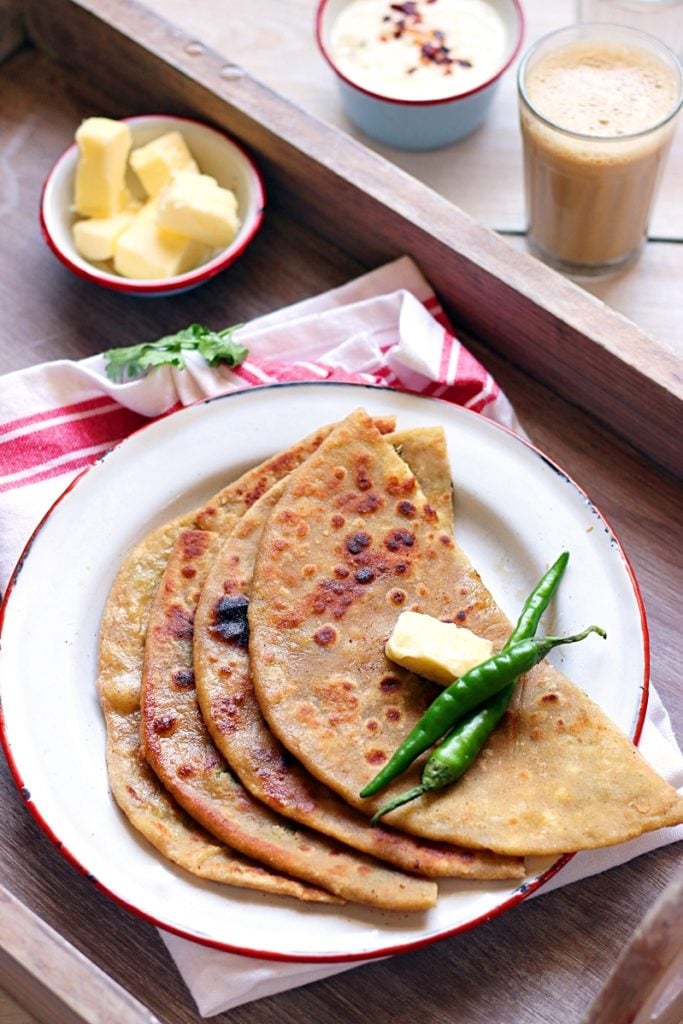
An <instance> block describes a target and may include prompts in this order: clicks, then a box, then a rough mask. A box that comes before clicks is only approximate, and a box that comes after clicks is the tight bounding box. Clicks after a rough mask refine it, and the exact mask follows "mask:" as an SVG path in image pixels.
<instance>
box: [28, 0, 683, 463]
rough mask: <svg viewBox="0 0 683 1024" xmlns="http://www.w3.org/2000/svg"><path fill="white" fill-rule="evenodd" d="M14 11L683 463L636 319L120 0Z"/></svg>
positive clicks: (666, 388)
mask: <svg viewBox="0 0 683 1024" xmlns="http://www.w3.org/2000/svg"><path fill="white" fill-rule="evenodd" d="M26 8H27V25H28V29H29V32H30V34H31V36H32V38H33V39H34V40H35V42H36V43H37V44H38V45H39V46H41V47H43V48H44V49H46V50H47V51H48V52H49V53H52V54H54V55H55V56H57V57H58V58H61V59H62V60H68V62H69V64H70V66H72V67H73V68H75V69H77V70H78V71H79V72H80V73H81V74H83V75H85V76H87V77H88V78H90V79H92V80H94V81H95V82H96V83H97V84H99V85H101V86H104V85H106V83H108V82H111V81H116V83H117V96H118V97H119V99H120V101H121V102H122V103H127V104H130V109H131V111H140V110H151V109H154V107H157V108H159V107H161V106H163V107H164V108H165V109H175V110H180V111H182V110H185V111H194V112H195V113H197V114H199V115H201V116H203V117H206V118H208V119H210V120H212V121H214V122H216V123H218V124H220V125H221V126H223V127H224V128H226V129H227V130H229V131H231V132H232V133H233V134H235V135H237V136H238V137H239V138H241V139H242V140H243V141H244V142H245V143H246V144H247V145H248V146H250V148H251V149H252V150H253V151H254V152H255V153H256V155H257V156H258V158H259V159H260V161H261V163H262V165H263V166H264V168H265V170H266V171H267V173H268V179H269V183H270V185H271V188H272V194H273V196H275V195H277V201H278V202H279V203H281V204H282V205H283V206H284V207H285V208H286V209H288V210H289V211H290V212H291V213H292V214H293V215H295V216H296V217H297V218H298V219H300V220H302V221H304V222H305V223H306V224H308V225H309V226H310V227H312V228H313V230H314V231H316V232H317V233H319V234H321V235H323V236H324V237H326V238H328V239H329V240H331V241H332V242H333V243H334V244H336V245H338V246H340V247H342V248H343V249H344V250H345V251H346V252H348V253H349V254H350V255H352V256H353V257H354V258H355V259H357V260H360V261H361V262H363V263H365V264H367V265H374V264H376V263H380V262H383V261H385V260H387V259H389V258H392V257H394V256H396V255H398V254H400V253H403V252H407V253H409V254H410V255H412V256H413V257H414V258H415V259H416V261H417V262H418V263H419V265H420V266H421V267H422V268H423V270H424V272H425V273H426V275H427V276H428V277H429V278H430V279H431V281H432V283H433V285H434V286H435V288H436V289H437V291H438V292H439V293H440V295H441V297H442V299H443V301H444V303H445V305H446V306H447V308H448V309H449V312H450V313H451V315H452V317H453V319H454V320H455V322H456V324H457V325H459V326H461V327H463V328H464V329H466V330H468V331H469V332H471V333H472V334H474V335H475V336H477V337H479V338H480V339H482V340H483V341H484V342H485V343H486V344H487V346H489V347H490V348H491V349H493V350H494V351H497V352H500V353H501V354H504V355H505V357H506V358H508V359H510V360H511V361H513V362H514V363H516V364H518V365H520V366H521V367H523V368H524V369H525V370H526V372H527V373H529V374H530V375H531V376H532V377H534V378H535V379H537V380H539V381H542V382H544V383H546V384H548V385H550V386H551V387H552V388H553V389H554V390H555V391H556V392H557V393H558V394H560V395H563V396H564V397H567V398H568V399H570V400H571V401H573V402H576V403H577V404H578V405H579V406H581V407H582V408H585V409H587V410H590V411H592V412H594V413H595V414H596V415H597V416H598V417H599V418H600V419H601V420H603V421H604V422H605V423H607V424H609V425H610V427H611V428H612V429H613V430H615V431H616V432H617V433H619V434H620V435H621V436H623V437H624V438H626V439H627V440H628V441H629V442H630V443H631V444H633V445H634V446H636V447H637V448H639V449H640V450H642V451H644V452H645V453H647V454H648V455H650V457H652V458H654V459H656V460H657V461H658V462H659V463H660V464H661V465H663V466H665V467H667V468H668V469H670V470H672V471H673V472H674V473H676V474H678V475H683V444H682V443H681V434H680V432H679V431H678V430H677V429H673V430H672V424H674V425H675V424H679V425H680V423H681V415H680V413H681V399H682V398H683V386H682V383H681V375H680V367H679V364H678V360H677V359H676V358H675V357H674V356H673V355H672V353H671V351H670V350H668V349H666V348H664V347H663V346H661V345H659V344H658V343H657V342H656V341H654V340H653V339H651V338H649V337H648V336H647V335H645V334H644V332H643V331H641V330H640V329H638V328H637V327H636V326H635V325H634V324H632V323H630V322H628V321H626V320H625V319H624V318H623V317H621V316H619V315H618V314H616V313H614V312H612V311H611V310H609V309H608V308H606V307H605V306H604V305H603V304H602V303H600V302H598V301H597V300H595V299H594V298H593V297H592V296H590V295H588V294H587V293H586V292H585V291H583V290H582V289H580V288H577V287H576V286H575V285H573V284H572V283H571V282H569V281H567V280H565V279H564V278H562V277H561V276H559V275H558V274H555V273H554V272H553V271H551V270H549V269H548V268H546V267H545V266H543V265H542V264H540V263H539V262H538V261H536V260H533V259H530V258H526V257H525V256H524V255H523V254H519V253H517V252H516V251H514V249H512V247H510V246H509V245H508V244H507V243H506V242H505V241H504V240H502V239H500V238H499V237H498V236H496V235H495V234H494V233H493V232H491V231H489V230H488V229H486V228H484V227H482V226H481V225H479V224H477V223H475V222H474V221H473V220H471V218H469V217H468V216H466V215H465V214H464V213H463V212H462V211H461V210H459V209H458V208H457V207H455V206H453V205H452V204H451V203H449V202H448V201H446V200H445V199H444V198H443V197H441V196H438V195H436V194H435V193H433V192H432V191H431V190H429V189H427V188H425V186H424V185H422V184H421V183H420V182H417V181H416V180H414V179H413V178H410V177H408V176H407V175H405V174H403V173H402V172H401V171H400V170H399V169H398V168H396V167H395V166H393V165H392V164H389V163H388V162H386V161H385V160H383V159H381V158H380V157H379V156H377V155H376V154H374V153H372V152H370V151H369V150H367V149H365V148H364V147H362V146H360V145H358V144H357V143H355V142H354V141H352V140H350V139H349V138H348V137H346V136H344V135H342V134H340V133H339V132H337V131H335V129H333V128H331V127H329V126H327V125H323V124H320V123H318V122H317V121H314V120H312V119H311V118H310V117H308V116H307V115H306V114H304V113H303V112H302V111H301V110H299V109H297V108H295V107H293V106H292V105H291V104H289V103H287V102H286V101H284V100H282V99H281V98H280V97H278V96H276V95H274V94H273V93H272V92H270V91H269V90H268V89H266V88H265V87H263V86H261V85H260V84H259V83H257V82H255V81H254V80H253V79H251V78H250V77H249V76H248V75H246V74H241V75H240V74H239V73H237V72H235V71H234V68H232V66H231V65H229V64H227V63H226V60H225V58H224V57H221V56H220V55H218V54H216V53H214V52H212V51H210V50H208V49H206V48H204V47H198V46H197V44H196V43H194V42H193V40H192V39H191V38H190V37H188V36H186V35H185V34H184V33H182V32H181V31H180V30H178V29H176V28H173V27H171V26H169V25H167V24H165V23H164V22H163V21H161V20H160V19H159V18H157V17H156V16H155V15H154V14H152V13H151V12H149V11H146V10H144V9H142V8H140V7H139V6H137V5H135V4H133V3H132V2H131V0H54V2H53V3H51V4H50V5H49V6H47V5H45V4H43V3H41V2H39V0H27V5H26ZM93 53H97V54H98V59H97V61H93V60H92V54H93ZM226 69H227V70H226ZM236 76H237V77H236ZM339 211H343V216H340V215H339Z"/></svg>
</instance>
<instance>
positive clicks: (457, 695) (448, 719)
mask: <svg viewBox="0 0 683 1024" xmlns="http://www.w3.org/2000/svg"><path fill="white" fill-rule="evenodd" d="M589 633H598V634H599V635H600V636H602V637H603V638H604V637H605V636H606V635H607V634H606V633H605V631H604V630H603V629H601V628H600V626H589V627H588V628H587V629H585V630H584V631H583V632H582V633H577V634H576V635H575V636H567V637H561V636H546V637H539V638H533V639H527V640H520V641H518V642H517V643H515V644H512V646H510V647H508V648H506V649H505V650H502V651H500V652H499V653H498V654H494V655H493V657H491V658H488V659H487V660H486V661H482V663H481V664H480V665H477V666H475V668H472V669H470V671H469V672H466V673H465V674H464V675H463V676H461V677H460V678H459V679H456V680H455V682H454V683H451V685H450V686H449V687H448V688H447V689H445V690H443V691H442V693H440V694H439V696H438V697H437V698H436V700H434V701H433V702H432V703H431V704H430V706H429V707H428V708H427V710H426V711H425V713H424V715H423V716H422V718H421V719H420V721H419V722H418V723H417V725H416V726H415V728H414V729H413V730H412V732H411V733H410V734H409V735H408V737H407V738H406V739H405V740H404V742H403V743H402V744H401V746H400V747H399V748H398V750H396V751H395V753H394V754H393V756H392V757H391V758H390V759H389V761H388V762H387V763H386V765H385V766H384V768H383V769H382V770H381V771H380V772H379V773H378V774H377V775H376V776H375V778H374V779H373V780H372V781H371V782H369V783H368V785H367V786H366V787H365V788H364V789H363V790H362V791H361V794H360V795H361V796H362V797H368V796H374V795H375V793H378V792H379V790H380V789H383V788H384V787H385V786H386V785H388V783H390V782H392V781H393V780H394V779H395V778H396V777H397V776H398V775H401V774H402V773H403V772H404V771H405V770H406V768H408V767H409V766H410V765H411V764H412V763H413V761H414V760H415V758H416V757H419V755H420V754H422V753H424V751H425V750H427V749H428V748H429V747H431V746H432V744H433V743H436V741H437V740H440V739H441V737H442V736H444V735H445V733H447V732H448V730H449V729H450V728H451V726H453V725H455V723H456V722H457V721H458V720H459V719H461V718H463V717H464V716H465V715H466V714H467V712H468V711H471V710H472V708H476V707H478V706H479V705H480V704H483V703H484V701H486V700H488V699H489V697H493V695H494V694H496V693H499V691H500V690H503V689H505V687H506V686H507V685H508V684H509V683H512V682H514V680H515V679H517V677H518V676H521V675H523V674H524V673H525V672H528V671H529V669H531V668H533V666H534V665H537V664H538V663H539V661H543V659H544V658H545V657H546V656H547V655H548V654H549V653H550V652H551V651H552V650H553V648H554V647H558V646H560V645H561V644H573V643H578V641H580V640H583V639H584V638H585V637H587V636H588V635H589Z"/></svg>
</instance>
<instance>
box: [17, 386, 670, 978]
mask: <svg viewBox="0 0 683 1024" xmlns="http://www.w3.org/2000/svg"><path fill="white" fill-rule="evenodd" d="M302 388H303V389H306V388H315V389H319V388H325V389H333V388H337V389H339V388H343V389H345V390H347V389H354V390H355V391H376V392H378V393H380V394H387V393H390V394H391V393H392V392H393V393H395V394H397V395H404V396H409V397H412V393H411V392H405V391H396V390H395V389H392V388H386V387H377V386H375V385H366V384H352V383H349V384H339V383H338V382H333V381H329V382H325V381H322V382H315V383H313V382H293V383H283V384H271V385H266V386H263V387H255V388H249V389H247V390H241V391H236V392H231V393H229V394H226V395H219V396H217V397H215V398H211V399H204V400H201V401H199V402H197V403H194V404H193V405H192V406H188V407H186V408H184V409H179V410H177V411H176V412H173V413H170V414H168V415H166V416H164V417H162V418H161V420H155V421H152V422H151V423H149V424H146V425H145V426H143V427H141V428H140V429H138V430H136V431H134V432H133V434H131V435H129V438H126V439H125V440H123V441H121V442H120V443H119V444H118V445H116V446H114V448H113V449H111V450H110V451H117V450H120V449H121V448H122V447H123V446H125V445H126V444H127V443H128V441H129V440H130V439H131V438H135V437H138V436H139V435H141V434H144V433H145V432H146V431H148V430H149V429H150V428H153V427H155V426H156V425H157V424H158V423H159V422H165V423H168V421H169V420H172V419H174V418H175V417H176V416H182V415H183V414H185V413H187V412H188V411H190V410H192V409H195V410H196V409H197V408H198V407H200V406H205V405H211V404H213V403H215V402H223V401H228V400H230V399H233V400H234V399H238V400H239V399H241V400H244V399H245V397H247V398H248V396H250V395H254V394H258V393H259V392H272V391H274V390H277V391H281V390H283V389H288V390H291V389H302ZM416 397H418V398H420V400H421V401H425V402H428V403H438V404H440V405H443V406H445V407H448V408H450V409H451V410H453V409H454V408H455V407H454V406H453V405H452V403H449V402H447V401H445V400H443V399H439V398H432V397H429V398H425V396H422V395H417V396H416ZM457 409H458V411H459V414H460V413H462V414H463V415H465V416H466V417H472V418H474V419H476V420H480V421H481V420H485V422H486V423H487V424H488V425H490V426H491V427H492V428H494V429H495V430H499V431H501V432H502V433H503V434H505V435H508V436H509V437H511V438H514V439H515V440H516V441H517V442H519V444H520V445H523V446H524V447H525V448H526V449H528V451H529V452H531V453H532V454H533V455H534V456H535V457H536V458H537V459H538V460H540V461H541V462H543V463H544V464H545V465H546V466H548V467H549V468H550V469H551V470H552V471H554V473H556V474H558V476H559V477H560V478H562V479H563V480H564V481H566V482H567V483H568V484H569V485H570V486H571V487H572V488H573V489H574V490H575V491H576V492H577V494H578V495H580V496H581V497H582V498H583V501H584V503H585V505H586V506H587V507H588V508H589V509H590V511H591V513H593V514H594V515H595V516H596V517H597V518H598V520H599V521H600V523H601V524H602V526H603V527H604V530H605V532H606V533H607V535H608V538H609V543H610V546H611V547H612V548H614V549H615V550H616V553H617V555H618V558H619V560H620V562H621V564H622V566H623V569H624V571H625V573H626V577H627V580H628V583H629V584H630V587H631V588H632V591H633V597H634V599H635V603H636V607H637V611H638V616H639V619H640V625H641V631H642V645H643V679H642V682H641V684H640V696H639V701H638V704H637V710H636V715H635V719H634V723H633V728H632V739H633V741H634V743H636V744H637V743H638V741H639V740H640V737H641V734H642V729H643V724H644V721H645V715H646V712H647V704H648V696H649V674H650V651H649V634H648V627H647V619H646V613H645V607H644V603H643V599H642V595H641V593H640V588H639V585H638V582H637V580H636V577H635V574H634V572H633V569H632V566H631V564H630V562H629V560H628V558H627V556H626V554H625V552H624V550H623V548H622V546H621V543H620V542H619V540H618V538H617V537H616V535H615V533H614V531H613V530H612V529H611V527H610V526H609V524H608V522H607V520H606V519H605V517H604V516H603V515H602V513H600V511H599V510H598V509H597V508H596V506H595V505H594V504H593V502H592V501H591V500H590V498H589V497H588V496H587V494H586V492H585V491H584V490H583V488H581V487H580V486H579V485H578V484H576V482H575V481H574V480H573V479H572V478H571V477H570V476H569V475H568V474H567V473H566V472H565V471H564V470H563V469H561V468H560V467H559V466H558V465H557V464H556V463H555V462H553V461H552V460H551V459H549V458H548V457H547V456H546V455H545V454H544V453H543V452H541V451H540V449H538V448H536V447H535V446H534V445H533V444H531V443H530V442H529V441H527V440H526V439H524V438H521V437H520V436H519V435H517V434H515V433H514V431H512V430H510V429H509V428H507V427H505V426H502V425H501V424H498V423H495V422H494V421H492V420H488V419H486V418H485V417H482V416H481V414H479V413H476V412H473V411H471V410H469V409H465V408H463V407H461V406H458V407H457ZM109 454H110V452H107V453H105V455H103V456H100V457H98V458H97V460H96V461H95V462H94V463H93V465H92V466H89V467H87V468H86V469H84V470H83V471H82V472H80V473H79V474H78V476H76V477H75V478H74V479H73V480H72V481H71V482H70V484H69V485H68V486H67V487H66V488H65V490H64V491H63V493H62V494H61V495H60V496H59V497H58V498H57V499H56V501H55V502H54V503H53V504H52V506H51V507H50V508H49V509H48V511H47V512H46V513H45V515H44V516H43V518H42V519H41V520H40V522H39V523H38V525H37V526H36V528H35V530H34V531H33V533H32V535H31V537H30V538H29V540H28V542H27V543H26V545H25V547H24V550H23V552H22V554H21V557H20V558H19V561H18V562H17V565H16V567H15V569H14V571H13V573H12V576H11V578H10V581H9V583H8V586H7V590H6V593H5V595H4V600H3V602H2V604H1V605H0V639H1V638H2V633H3V628H4V625H5V617H6V612H7V609H8V607H9V604H10V602H11V600H12V596H13V592H14V590H15V587H16V584H17V581H18V579H19V578H20V575H21V571H22V568H23V566H24V564H25V562H26V560H27V559H30V557H31V549H32V547H33V544H34V542H35V540H36V538H37V537H38V535H39V534H40V532H41V530H42V529H43V527H44V526H45V524H46V523H48V521H49V520H50V518H51V517H52V515H53V514H54V512H55V510H56V509H58V508H59V506H60V505H61V504H62V502H63V501H64V500H65V499H66V498H67V496H68V495H69V494H71V493H72V492H73V491H74V490H75V489H76V488H77V487H78V485H79V484H80V483H81V482H82V481H83V480H84V479H86V478H87V477H88V476H89V474H90V473H91V472H92V471H93V470H94V469H96V468H97V467H98V466H99V465H101V464H102V463H103V462H104V460H106V458H107V456H108V455H109ZM94 685H95V681H94V680H93V686H94ZM0 740H1V742H2V746H3V749H4V751H5V756H6V758H7V762H8V764H9V767H10V770H11V773H12V776H13V778H14V781H15V783H16V785H17V788H18V789H19V791H20V793H21V795H22V798H23V800H24V802H25V804H26V806H27V807H28V809H29V811H30V812H31V814H32V815H33V817H34V818H35V820H36V821H37V823H38V824H39V825H40V827H41V829H42V830H43V831H44V832H45V834H46V835H47V836H48V838H49V839H50V840H51V841H52V842H53V843H54V844H55V846H56V847H57V848H58V849H59V851H60V853H61V854H62V855H63V856H64V857H65V858H66V859H67V860H68V861H69V862H70V863H71V864H72V865H73V866H74V867H75V868H76V869H77V870H78V871H79V872H81V873H82V874H84V875H85V876H86V877H87V878H89V879H90V880H91V881H92V882H93V884H94V885H95V887H96V888H97V889H99V890H100V891H101V892H102V893H104V894H105V895H106V896H107V897H109V898H110V899H112V900H114V901H115V902H116V903H118V904H119V905H120V906H123V907H125V908H126V909H127V910H129V911H131V913H133V914H134V915H136V916H137V917H140V918H142V919H143V920H145V921H147V922H148V923H150V924H153V925H155V926H157V927H159V928H162V929H163V930H165V931H167V932H171V933H172V934H175V935H178V936H179V937H181V938H185V939H189V940H191V941H194V942H197V943H199V944H201V945H205V946H208V947H211V948H214V949H219V950H222V951H225V952H230V953H238V954H241V955H243V956H247V957H254V958H257V959H264V960H273V961H280V962H294V963H352V962H355V961H363V960H372V959H378V958H380V957H385V956H389V955H392V954H396V953H402V952H407V951H409V950H414V949H419V948H421V947H424V946H428V945H431V944H432V943H434V942H437V941H440V940H441V939H445V938H448V937H450V936H453V935H456V934H459V933H461V932H465V931H469V930H471V929H472V928H475V927H477V926H479V925H481V924H483V923H485V922H487V921H490V920H492V919H493V918H495V917H498V916H499V915H500V914H502V913H504V912H505V911H507V910H510V909H511V908H513V907H514V906H516V905H517V904H519V903H521V902H522V900H524V899H525V898H526V897H527V896H529V895H530V894H531V893H533V892H536V891H537V890H538V889H540V888H541V887H542V886H543V885H544V884H545V883H546V882H548V881H549V880H550V879H551V878H552V877H553V876H554V875H555V874H557V872H558V871H559V870H560V869H561V868H562V867H564V866H565V865H566V864H567V863H568V862H569V861H570V860H571V859H572V857H573V856H574V854H565V855H564V856H560V857H559V858H558V859H557V860H556V861H555V862H554V863H553V864H552V865H551V866H550V867H549V868H547V869H546V870H545V871H543V872H542V873H541V874H539V875H538V876H537V877H535V878H532V879H530V880H528V881H525V882H522V883H521V884H520V885H519V886H518V887H517V888H516V889H515V890H514V891H513V892H512V894H511V895H510V896H509V897H508V898H506V899H504V900H503V901H502V902H501V903H499V904H497V905H496V906H494V907H493V908H492V909H490V910H488V911H486V912H484V913H482V914H479V915H478V916H476V917H473V918H472V919H470V920H468V921H465V922H463V923H460V924H457V925H455V926H453V927H451V928H439V930H438V931H436V932H434V933H428V934H423V935H420V936H419V937H417V938H415V939H413V940H409V941H405V942H397V941H393V942H392V941H391V940H390V937H389V936H388V939H387V944H386V945H384V946H382V948H380V949H373V950H370V951H367V950H366V951H360V952H357V953H354V952H346V953H322V954H305V955H304V954H293V953H283V952H278V951H273V950H269V949H256V948H253V947H248V946H243V945H240V944H239V943H233V942H225V941H221V940H217V939H212V938H211V937H207V936H205V935H201V934H196V933H193V932H189V931H187V930H185V929H183V928H180V927H176V926H174V925H173V924H171V923H169V922H168V921H164V920H163V919H161V918H160V917H158V916H155V915H153V914H150V913H149V912H147V911H146V910H144V909H142V908H140V907H138V906H136V905H135V904H134V903H131V902H130V901H128V900H127V899H125V898H124V897H123V896H122V895H121V894H120V893H119V892H117V891H114V890H113V889H111V888H109V887H108V886H107V885H105V884H104V883H102V882H101V881H100V880H99V879H98V878H96V877H95V876H94V875H93V874H92V871H91V870H90V868H89V866H88V865H87V864H83V863H82V862H81V861H80V860H79V859H78V857H76V856H75V855H74V854H73V852H72V851H71V850H69V849H68V847H67V846H66V845H65V844H64V842H63V841H62V839H61V838H60V836H59V835H57V834H56V833H55V831H54V829H53V828H52V826H51V825H50V824H49V822H48V821H47V820H46V818H45V817H44V816H43V813H42V812H41V810H40V808H38V807H37V806H36V804H35V802H34V801H33V799H32V798H31V794H30V792H29V790H28V789H27V786H26V782H27V781H28V780H24V778H23V776H22V772H21V769H20V766H19V765H18V764H17V762H16V759H15V757H14V754H13V751H12V742H11V737H10V735H9V734H8V727H7V722H6V718H5V715H4V710H3V708H2V705H1V704H0ZM149 850H150V855H151V856H153V857H154V856H157V857H158V856H160V855H159V854H158V853H157V851H156V850H155V849H154V848H153V847H152V846H150V847H149ZM192 878H193V876H192V875H191V874H188V879H189V880H190V881H191V880H192ZM226 891H227V892H228V893H229V892H230V887H229V886H226ZM228 898H229V896H228ZM306 910H307V911H308V912H312V911H311V908H310V905H306Z"/></svg>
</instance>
